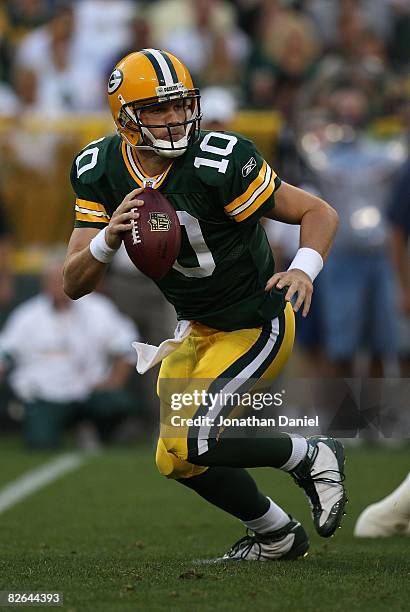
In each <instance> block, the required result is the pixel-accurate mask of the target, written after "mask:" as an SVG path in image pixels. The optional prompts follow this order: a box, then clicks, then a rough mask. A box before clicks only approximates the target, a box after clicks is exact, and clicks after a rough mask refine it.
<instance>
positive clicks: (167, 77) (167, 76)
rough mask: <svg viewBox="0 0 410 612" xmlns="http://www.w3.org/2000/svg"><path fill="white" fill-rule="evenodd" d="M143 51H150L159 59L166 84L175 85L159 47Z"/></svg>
mask: <svg viewBox="0 0 410 612" xmlns="http://www.w3.org/2000/svg"><path fill="white" fill-rule="evenodd" d="M143 51H148V52H149V53H151V54H152V55H153V56H154V58H155V59H156V60H157V62H158V64H159V67H160V68H161V72H162V74H163V76H164V80H165V85H173V83H174V80H173V78H172V74H171V71H170V69H169V66H168V64H167V63H166V61H165V60H164V58H163V56H162V55H161V53H160V52H159V51H158V50H157V49H143Z"/></svg>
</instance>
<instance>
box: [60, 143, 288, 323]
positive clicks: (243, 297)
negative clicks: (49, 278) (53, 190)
mask: <svg viewBox="0 0 410 612" xmlns="http://www.w3.org/2000/svg"><path fill="white" fill-rule="evenodd" d="M71 181H72V185H73V188H74V191H75V193H76V195H77V200H76V206H75V209H76V221H75V227H97V228H103V227H105V226H106V224H107V223H108V222H109V219H110V216H111V215H112V213H113V212H114V210H115V209H116V208H117V207H118V206H119V204H120V203H121V202H122V200H123V199H124V197H125V196H126V195H127V194H128V193H129V192H130V191H132V190H133V189H135V188H137V187H144V186H149V187H152V188H154V189H160V190H161V192H162V193H163V194H164V195H165V196H166V197H167V199H168V200H169V201H170V202H171V204H172V205H173V206H174V208H175V210H176V212H177V215H178V218H179V221H180V224H181V230H182V244H181V250H180V253H179V256H178V259H177V261H176V262H175V264H174V266H173V268H172V269H171V270H170V272H168V274H167V275H166V276H165V277H164V278H163V279H162V280H160V281H158V282H157V284H158V286H159V288H160V289H161V291H162V292H163V294H164V295H165V297H166V298H167V299H168V300H169V302H171V304H173V305H174V307H175V309H176V312H177V316H178V319H189V320H193V321H198V322H200V323H203V324H205V325H208V326H210V327H213V328H216V329H220V330H225V331H231V330H234V329H242V328H249V327H256V326H260V325H262V324H263V323H265V322H267V321H270V320H271V319H273V318H274V317H276V316H277V315H278V314H279V313H280V312H281V311H282V310H283V309H284V306H285V301H284V292H283V291H279V290H273V291H271V292H270V293H266V292H265V290H264V288H265V285H266V282H267V280H268V279H269V278H270V277H271V276H272V275H273V274H274V271H275V264H274V259H273V255H272V251H271V248H270V246H269V243H268V240H267V238H266V234H265V231H264V229H263V227H262V225H261V224H260V218H261V217H262V216H263V215H264V214H266V213H267V212H268V211H270V210H271V209H272V208H273V207H274V202H275V200H274V194H275V191H276V190H277V189H278V188H279V186H280V179H279V178H278V177H277V176H276V174H275V172H274V171H273V170H272V169H271V168H270V167H269V165H268V164H267V163H266V161H265V160H264V159H263V158H262V157H261V156H260V154H259V153H258V151H257V150H256V148H255V146H254V145H253V143H252V142H251V141H249V140H247V139H246V138H244V137H242V136H240V135H239V134H233V133H229V132H201V136H200V139H199V140H198V141H197V142H196V143H195V144H194V145H192V146H190V147H189V148H188V150H187V151H186V153H184V154H183V155H182V156H181V157H178V158H176V159H175V160H173V162H172V164H171V165H170V166H169V167H168V169H167V170H166V172H164V173H163V174H161V175H159V176H157V177H154V178H152V177H147V176H146V175H145V174H144V171H143V169H142V167H141V166H140V164H139V162H138V159H137V156H136V155H135V151H134V150H133V149H132V148H131V147H130V146H129V145H127V144H126V143H125V142H123V141H122V140H121V138H120V137H119V136H117V135H113V136H107V137H105V138H101V139H100V140H96V141H94V142H92V143H90V144H89V145H88V146H87V147H86V148H85V149H83V150H82V152H81V153H80V154H79V155H78V156H77V158H76V159H75V161H74V163H73V167H72V171H71Z"/></svg>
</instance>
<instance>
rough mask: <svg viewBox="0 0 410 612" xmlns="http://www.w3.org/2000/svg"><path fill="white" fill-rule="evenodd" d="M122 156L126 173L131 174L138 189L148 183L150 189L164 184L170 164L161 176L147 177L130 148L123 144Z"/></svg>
mask: <svg viewBox="0 0 410 612" xmlns="http://www.w3.org/2000/svg"><path fill="white" fill-rule="evenodd" d="M121 148H122V156H123V158H124V161H125V165H126V166H127V169H128V172H129V173H130V174H131V176H132V178H133V179H134V181H135V182H136V183H137V185H139V187H144V185H145V184H146V183H149V186H150V187H151V188H152V189H158V187H160V186H161V185H162V183H163V182H164V180H165V178H166V177H167V176H168V173H169V171H170V170H171V167H172V164H173V163H174V162H172V163H171V164H170V165H169V166H168V168H167V169H166V170H165V172H163V173H162V174H158V175H157V176H147V175H146V174H145V172H144V170H143V169H142V166H141V164H140V163H139V161H138V159H137V158H136V157H135V156H134V155H133V154H132V149H131V147H130V146H127V145H126V143H125V142H123V143H122V147H121Z"/></svg>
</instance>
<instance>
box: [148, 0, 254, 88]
mask: <svg viewBox="0 0 410 612" xmlns="http://www.w3.org/2000/svg"><path fill="white" fill-rule="evenodd" d="M175 4H176V3H175V1H174V0H163V1H162V2H159V3H157V5H156V6H155V8H154V14H155V15H157V16H158V15H159V13H160V12H161V11H165V12H166V13H167V14H170V13H171V10H170V9H171V7H172V6H175ZM178 5H179V6H178V9H177V10H176V13H175V14H174V15H173V16H172V17H171V22H173V21H175V18H177V22H176V23H175V24H174V27H173V28H172V27H170V24H168V28H167V30H166V31H163V32H162V34H161V35H160V38H159V39H158V46H159V47H160V48H162V49H167V50H168V51H170V52H171V53H175V55H176V56H177V57H179V58H181V60H182V61H183V62H186V64H187V65H188V66H189V70H190V72H191V74H192V78H193V80H194V82H195V83H196V84H197V86H199V87H202V86H204V85H219V84H223V85H235V84H237V82H238V79H239V78H240V76H241V73H242V66H243V63H244V61H245V60H246V58H247V55H248V51H249V41H248V39H247V37H246V35H245V34H244V33H243V32H242V31H241V30H240V29H239V28H238V27H237V25H236V23H235V15H234V13H233V12H231V11H230V7H229V5H228V4H227V3H226V2H225V1H223V0H195V1H194V0H190V1H188V2H186V1H184V0H183V1H182V2H179V3H178ZM181 9H186V12H185V10H181ZM154 40H156V38H155V30H154Z"/></svg>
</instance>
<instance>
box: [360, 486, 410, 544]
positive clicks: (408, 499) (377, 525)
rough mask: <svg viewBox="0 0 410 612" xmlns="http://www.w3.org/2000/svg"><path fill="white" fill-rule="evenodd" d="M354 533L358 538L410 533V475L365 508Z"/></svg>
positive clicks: (385, 536)
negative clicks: (391, 491)
mask: <svg viewBox="0 0 410 612" xmlns="http://www.w3.org/2000/svg"><path fill="white" fill-rule="evenodd" d="M354 535H355V536H356V537H357V538H388V537H390V536H394V535H410V475H409V476H408V477H407V478H406V479H405V480H404V482H402V484H401V485H400V486H399V487H398V488H397V489H396V490H395V491H393V493H391V494H390V495H388V496H387V497H385V498H384V499H382V500H381V501H379V502H376V503H375V504H371V505H370V506H368V507H367V508H365V509H364V510H363V512H362V513H361V515H360V516H359V518H358V519H357V522H356V526H355V528H354Z"/></svg>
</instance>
